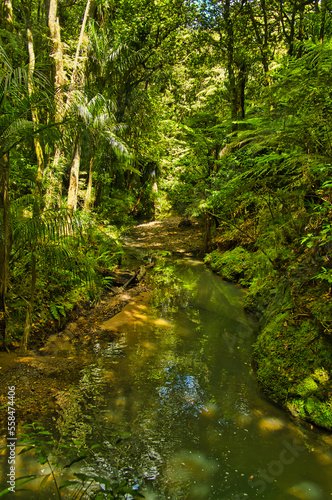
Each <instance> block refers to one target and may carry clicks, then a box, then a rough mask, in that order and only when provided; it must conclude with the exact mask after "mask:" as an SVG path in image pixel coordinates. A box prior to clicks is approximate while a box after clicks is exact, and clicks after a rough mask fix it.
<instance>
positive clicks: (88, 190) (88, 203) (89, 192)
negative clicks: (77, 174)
mask: <svg viewBox="0 0 332 500" xmlns="http://www.w3.org/2000/svg"><path fill="white" fill-rule="evenodd" d="M93 160H94V157H93V155H92V156H91V158H90V164H89V178H88V185H87V188H86V192H85V199H84V211H85V212H87V211H88V210H90V207H91V205H92V168H93Z"/></svg>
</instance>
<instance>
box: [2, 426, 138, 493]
mask: <svg viewBox="0 0 332 500" xmlns="http://www.w3.org/2000/svg"><path fill="white" fill-rule="evenodd" d="M23 429H24V430H25V433H23V434H21V435H20V436H19V440H18V443H17V447H18V448H21V449H20V451H19V453H18V454H19V455H22V454H24V453H27V452H29V451H31V450H32V451H33V452H34V453H35V455H36V456H37V457H38V462H39V464H40V465H41V466H44V465H47V466H48V468H49V471H50V472H48V473H46V474H45V473H40V475H29V476H26V477H25V478H22V479H20V478H18V480H17V481H16V488H17V490H16V491H17V492H19V491H20V489H19V487H20V486H22V485H23V484H25V483H27V482H29V481H32V480H34V479H36V478H38V477H39V478H40V485H39V487H40V488H42V486H43V485H44V483H45V482H46V481H48V480H51V482H52V483H53V484H54V487H55V490H56V493H57V498H59V499H60V500H61V498H73V499H74V498H75V499H77V498H81V499H82V498H94V499H101V498H104V499H108V500H119V499H121V498H127V497H128V495H130V497H131V498H144V496H143V495H142V494H141V493H140V492H139V491H137V489H138V488H137V487H136V486H131V485H130V484H129V481H128V480H120V478H119V477H117V478H112V477H111V474H109V475H108V477H104V476H99V475H97V474H95V473H92V472H91V473H83V472H74V471H73V472H72V471H71V470H70V469H72V467H73V466H74V465H76V464H78V463H81V462H84V464H85V465H86V464H87V462H88V461H89V459H90V460H91V458H93V457H94V454H95V450H96V449H97V448H98V447H99V446H100V445H98V444H94V445H92V446H91V448H90V449H86V450H84V451H80V450H79V447H80V443H78V442H77V443H76V444H75V443H74V444H65V443H61V446H60V445H59V447H58V449H57V447H56V441H55V439H54V436H53V435H52V433H51V432H50V431H48V430H46V429H45V428H44V427H43V426H42V425H40V424H38V423H32V424H26V425H24V426H23ZM129 436H130V435H129ZM124 437H128V436H124ZM122 439H123V437H120V438H119V439H118V441H117V442H118V443H119V442H121V441H122ZM63 475H69V476H72V477H74V479H67V480H64V481H63V480H61V477H62V476H63ZM63 491H64V492H65V493H64V496H63V493H62V492H63ZM9 493H11V492H10V491H8V489H5V490H3V491H1V492H0V496H5V495H7V494H9Z"/></svg>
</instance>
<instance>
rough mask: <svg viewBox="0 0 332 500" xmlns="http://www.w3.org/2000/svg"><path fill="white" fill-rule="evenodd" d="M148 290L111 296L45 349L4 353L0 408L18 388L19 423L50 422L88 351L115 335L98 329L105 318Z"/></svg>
mask: <svg viewBox="0 0 332 500" xmlns="http://www.w3.org/2000/svg"><path fill="white" fill-rule="evenodd" d="M147 290H148V288H147V287H146V286H145V285H144V284H142V283H141V284H139V285H138V286H136V287H134V288H132V289H130V290H127V291H125V292H124V293H122V294H119V295H117V296H112V295H111V294H107V295H106V296H105V297H104V298H103V299H102V300H101V302H100V303H99V305H98V306H96V307H95V308H94V309H93V311H91V312H90V313H89V314H87V313H86V316H79V317H78V318H77V319H75V320H74V321H71V322H70V323H68V324H67V326H66V328H65V329H64V330H63V331H61V332H59V333H58V334H52V335H51V336H49V338H48V339H47V341H46V342H45V344H44V346H43V347H41V348H34V349H33V350H30V351H28V353H27V354H26V355H21V354H20V353H19V349H17V350H16V351H14V352H11V353H9V354H8V353H0V367H1V368H0V384H1V386H2V388H3V391H2V392H1V395H0V406H4V405H6V404H7V391H6V388H7V386H15V387H16V409H17V414H18V415H19V422H20V423H21V424H22V425H23V424H26V423H30V422H36V421H38V422H40V423H46V422H47V421H49V419H50V418H51V417H52V415H54V414H55V413H56V411H57V409H58V406H57V397H58V395H59V393H60V392H62V391H64V390H66V387H67V385H69V384H71V383H72V382H73V381H75V380H76V379H78V377H79V374H80V370H81V369H82V367H83V366H84V364H85V363H86V360H87V350H88V347H89V346H90V345H91V343H92V342H93V341H95V340H96V338H102V337H104V338H105V336H106V338H107V340H111V339H112V337H113V338H114V336H116V331H115V330H114V331H113V332H110V331H108V330H107V331H106V330H104V331H103V330H102V329H101V328H100V327H98V326H97V324H98V323H100V321H101V319H104V320H105V321H106V320H109V319H110V318H112V317H114V316H115V315H116V314H117V313H119V312H120V311H121V310H122V309H123V308H124V307H125V306H126V305H127V304H128V303H129V302H130V301H131V300H133V299H134V298H135V297H136V296H137V295H139V294H141V293H142V292H146V291H147ZM6 418H7V417H6V412H1V416H0V421H1V425H2V426H4V427H5V426H6Z"/></svg>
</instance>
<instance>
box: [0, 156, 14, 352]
mask: <svg viewBox="0 0 332 500" xmlns="http://www.w3.org/2000/svg"><path fill="white" fill-rule="evenodd" d="M0 189H1V191H0V214H1V219H2V220H1V221H0V228H1V233H0V349H5V347H6V331H7V310H6V295H7V289H8V284H9V257H10V252H11V245H12V225H11V217H10V200H9V157H8V155H7V154H5V155H1V157H0Z"/></svg>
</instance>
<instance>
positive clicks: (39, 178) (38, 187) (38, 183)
mask: <svg viewBox="0 0 332 500" xmlns="http://www.w3.org/2000/svg"><path fill="white" fill-rule="evenodd" d="M28 22H29V21H28ZM29 24H30V22H29ZM27 38H28V52H29V72H28V92H29V98H30V100H31V101H32V102H31V116H32V121H33V122H34V124H35V125H36V126H37V127H38V125H39V118H38V112H37V109H36V106H35V104H34V102H33V94H34V84H33V73H34V71H35V51H34V47H33V35H32V31H31V29H30V28H27ZM33 141H34V145H35V151H36V157H37V173H36V178H35V189H34V194H35V195H36V197H38V198H39V200H38V201H37V202H36V203H35V210H34V211H35V212H39V211H40V200H41V198H42V186H43V171H44V154H43V150H42V147H41V144H40V140H39V137H38V135H34V137H33Z"/></svg>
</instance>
